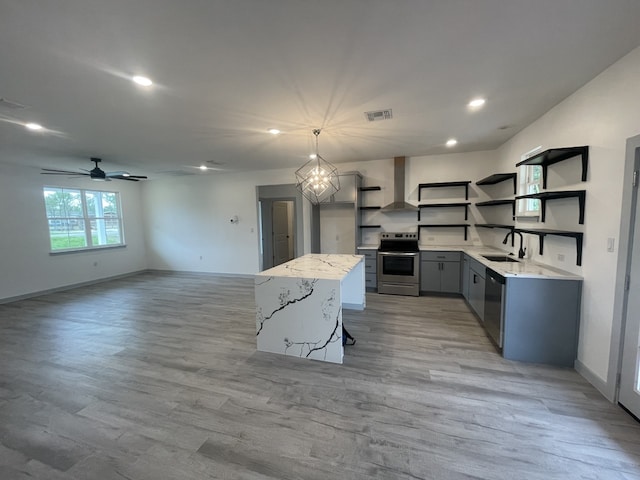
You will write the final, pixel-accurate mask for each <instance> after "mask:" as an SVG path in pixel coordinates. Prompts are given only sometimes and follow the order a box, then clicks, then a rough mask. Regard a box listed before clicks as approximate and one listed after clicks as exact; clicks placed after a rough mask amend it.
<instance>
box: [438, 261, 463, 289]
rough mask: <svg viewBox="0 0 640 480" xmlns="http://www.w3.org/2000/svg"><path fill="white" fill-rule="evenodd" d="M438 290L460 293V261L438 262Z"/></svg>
mask: <svg viewBox="0 0 640 480" xmlns="http://www.w3.org/2000/svg"><path fill="white" fill-rule="evenodd" d="M440 265H442V266H441V267H440V291H441V292H445V293H460V262H440Z"/></svg>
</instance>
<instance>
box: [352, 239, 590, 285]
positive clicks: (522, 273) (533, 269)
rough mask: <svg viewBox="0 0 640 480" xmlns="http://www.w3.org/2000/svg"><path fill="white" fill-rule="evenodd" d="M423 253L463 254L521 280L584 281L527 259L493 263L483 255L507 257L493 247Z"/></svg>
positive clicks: (438, 248)
mask: <svg viewBox="0 0 640 480" xmlns="http://www.w3.org/2000/svg"><path fill="white" fill-rule="evenodd" d="M358 248H361V249H377V248H378V246H377V245H360V246H358ZM420 251H421V252H438V251H439V252H444V251H446V252H463V253H466V254H467V255H469V256H470V257H471V258H473V259H474V260H477V261H478V262H480V263H482V264H483V265H485V266H486V267H489V268H490V269H491V270H493V271H495V272H496V273H499V274H500V275H502V276H503V277H520V278H549V279H559V280H582V277H581V276H580V275H576V274H574V273H571V272H566V271H564V270H560V269H558V268H554V267H549V266H547V265H540V264H538V263H534V262H531V261H529V260H527V259H517V258H516V259H517V260H518V261H517V262H492V261H491V260H488V259H486V258H484V257H483V256H482V255H505V256H506V255H507V253H505V252H504V251H503V250H499V249H497V248H492V247H482V246H466V245H420Z"/></svg>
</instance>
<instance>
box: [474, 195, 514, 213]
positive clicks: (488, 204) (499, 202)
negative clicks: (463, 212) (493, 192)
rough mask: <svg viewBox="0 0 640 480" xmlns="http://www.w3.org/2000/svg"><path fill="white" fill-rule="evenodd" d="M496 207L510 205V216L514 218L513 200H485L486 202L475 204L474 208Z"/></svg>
mask: <svg viewBox="0 0 640 480" xmlns="http://www.w3.org/2000/svg"><path fill="white" fill-rule="evenodd" d="M496 205H511V214H512V216H514V217H515V216H516V201H515V199H509V198H505V199H503V200H487V201H486V202H476V207H495V206H496Z"/></svg>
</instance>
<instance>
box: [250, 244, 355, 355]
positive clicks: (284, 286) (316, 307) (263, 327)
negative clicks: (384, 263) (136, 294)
mask: <svg viewBox="0 0 640 480" xmlns="http://www.w3.org/2000/svg"><path fill="white" fill-rule="evenodd" d="M255 299H256V338H257V347H258V350H260V351H263V352H271V353H279V354H282V355H291V356H296V357H300V358H311V359H314V360H322V361H325V362H333V363H342V358H343V355H344V348H343V346H342V309H343V308H346V309H353V310H364V308H365V306H366V300H365V283H364V257H363V256H362V255H339V254H309V255H305V256H303V257H299V258H296V259H294V260H291V261H290V262H287V263H283V264H282V265H278V266H276V267H274V268H271V269H269V270H265V271H264V272H260V273H257V274H256V275H255Z"/></svg>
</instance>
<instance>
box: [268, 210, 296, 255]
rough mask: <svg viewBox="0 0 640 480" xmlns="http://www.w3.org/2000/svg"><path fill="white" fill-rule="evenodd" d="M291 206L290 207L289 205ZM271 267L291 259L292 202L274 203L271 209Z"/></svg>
mask: <svg viewBox="0 0 640 480" xmlns="http://www.w3.org/2000/svg"><path fill="white" fill-rule="evenodd" d="M289 204H291V205H289ZM272 212H273V216H272V219H273V220H272V221H273V266H274V267H275V266H276V265H280V264H281V263H284V262H288V261H289V260H291V259H293V248H292V241H291V240H292V239H291V236H292V235H293V202H289V201H276V202H273V207H272Z"/></svg>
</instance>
